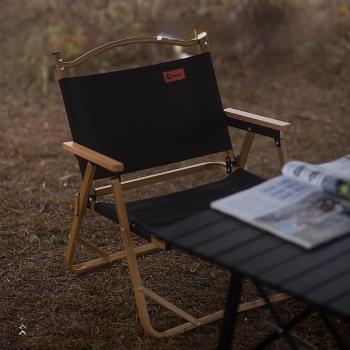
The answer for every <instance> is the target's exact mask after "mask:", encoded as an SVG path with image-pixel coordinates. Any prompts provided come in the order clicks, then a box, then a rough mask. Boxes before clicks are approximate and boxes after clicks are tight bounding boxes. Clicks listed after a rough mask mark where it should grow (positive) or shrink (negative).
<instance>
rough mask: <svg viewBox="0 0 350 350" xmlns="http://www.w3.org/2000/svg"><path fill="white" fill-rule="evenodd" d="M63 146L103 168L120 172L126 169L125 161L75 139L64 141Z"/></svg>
mask: <svg viewBox="0 0 350 350" xmlns="http://www.w3.org/2000/svg"><path fill="white" fill-rule="evenodd" d="M63 148H64V149H65V150H66V151H68V152H70V153H73V154H75V155H77V156H79V157H82V158H84V159H86V160H88V161H89V162H91V163H93V164H96V165H99V166H100V167H102V168H105V169H107V170H109V171H112V172H113V173H119V172H121V171H123V170H124V164H123V163H121V162H119V161H117V160H114V159H112V158H110V157H107V156H105V155H103V154H101V153H98V152H96V151H93V150H92V149H90V148H87V147H85V146H82V145H80V144H79V143H76V142H73V141H70V142H64V143H63Z"/></svg>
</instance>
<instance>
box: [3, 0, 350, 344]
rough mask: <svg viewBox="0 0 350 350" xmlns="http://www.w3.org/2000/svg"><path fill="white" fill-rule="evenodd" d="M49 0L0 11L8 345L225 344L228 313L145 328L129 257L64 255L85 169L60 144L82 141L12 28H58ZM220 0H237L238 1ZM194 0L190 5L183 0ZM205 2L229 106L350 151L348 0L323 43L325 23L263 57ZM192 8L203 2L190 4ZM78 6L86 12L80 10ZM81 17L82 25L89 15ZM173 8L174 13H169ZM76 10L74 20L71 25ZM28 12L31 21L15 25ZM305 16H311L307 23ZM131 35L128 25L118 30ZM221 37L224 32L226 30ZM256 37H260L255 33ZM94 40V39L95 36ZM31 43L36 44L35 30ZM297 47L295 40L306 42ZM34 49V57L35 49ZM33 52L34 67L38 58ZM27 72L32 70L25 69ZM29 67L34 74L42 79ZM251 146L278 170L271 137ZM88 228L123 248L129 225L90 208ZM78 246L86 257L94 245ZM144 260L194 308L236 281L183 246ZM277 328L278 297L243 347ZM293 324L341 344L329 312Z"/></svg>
mask: <svg viewBox="0 0 350 350" xmlns="http://www.w3.org/2000/svg"><path fill="white" fill-rule="evenodd" d="M48 3H50V4H51V6H52V8H49V9H47V8H46V7H45V6H46V5H45V4H44V2H41V1H33V2H32V6H33V8H34V10H33V8H31V5H26V6H27V8H24V9H23V12H21V14H20V19H14V17H10V16H14V14H15V13H19V12H17V11H18V10H19V8H20V7H21V4H23V2H18V1H14V2H13V1H12V2H9V1H4V11H3V12H2V20H1V22H2V25H3V27H2V30H1V39H2V44H1V45H2V52H1V55H2V56H1V57H2V62H1V75H2V76H1V78H2V79H1V84H0V87H1V104H0V121H1V123H0V193H1V195H0V198H1V200H0V281H1V282H0V348H1V349H91V350H92V349H95V350H97V349H194V348H198V349H214V348H215V346H216V344H217V340H218V330H219V327H220V323H219V322H216V323H213V324H211V325H208V326H205V327H203V328H201V329H198V330H195V331H192V332H189V333H187V334H184V335H180V336H177V337H174V338H170V339H162V340H157V339H153V338H150V337H148V336H147V335H145V334H144V332H143V331H142V328H141V327H140V325H139V323H138V319H137V315H136V310H135V304H134V301H133V298H132V290H131V284H130V280H129V277H128V272H127V265H126V263H125V262H121V263H119V264H114V265H112V266H110V267H106V268H104V269H101V270H100V271H96V272H91V273H88V274H85V275H81V276H75V275H72V274H70V273H68V272H67V271H66V270H65V268H64V266H63V258H62V256H63V253H64V249H65V245H66V240H67V231H68V228H69V222H70V220H71V218H72V211H71V207H70V203H71V196H72V194H73V193H74V192H75V191H76V190H77V188H78V186H79V181H80V175H79V174H78V169H77V165H76V163H75V159H73V158H72V157H70V156H69V155H68V154H65V153H64V152H63V151H62V148H61V143H62V142H63V141H66V140H69V139H70V133H69V130H68V125H67V121H66V117H65V112H64V109H63V105H62V102H61V98H60V96H59V91H58V89H57V87H56V86H55V85H54V84H53V83H52V81H51V79H48V80H47V81H46V80H45V74H46V73H45V70H44V71H39V73H38V74H39V77H40V79H39V80H38V81H37V80H35V79H36V78H35V77H37V75H35V74H34V75H31V76H30V77H31V78H28V75H25V76H23V77H22V79H21V77H20V74H19V72H20V71H21V67H22V65H23V64H25V62H22V65H21V64H19V63H18V62H19V61H17V66H14V67H13V66H10V65H8V64H7V62H6V63H5V59H8V58H10V57H14V56H13V55H14V51H15V50H16V45H15V44H14V43H13V42H12V40H13V39H14V38H17V39H19V43H21V44H23V45H24V44H25V43H26V42H27V41H29V39H30V38H31V36H30V31H31V30H32V29H33V32H35V31H36V32H37V33H39V32H40V31H39V29H41V30H42V31H44V29H45V28H47V25H48V23H43V19H42V18H41V15H42V14H43V13H41V12H40V11H42V12H45V11H46V12H45V14H47V15H48V16H49V18H51V19H54V18H59V17H55V16H54V15H55V12H54V13H53V14H52V13H49V12H47V11H55V10H57V11H58V10H60V11H61V12H62V11H63V10H62V8H59V5H57V3H56V2H55V1H50V2H48ZM106 3H109V2H108V1H107V2H106ZM135 3H137V2H135ZM154 3H155V4H156V3H158V2H154ZM159 3H160V5H159V7H160V10H159V9H157V8H152V9H151V10H152V11H153V12H155V14H153V15H154V16H156V15H157V13H156V12H157V11H161V9H162V7H161V6H165V5H164V3H163V2H159ZM179 3H180V2H179ZM208 3H210V2H208ZM218 3H219V2H218ZM220 3H222V4H223V5H222V6H229V5H228V2H225V1H223V2H220ZM242 3H243V1H242ZM213 4H216V2H215V1H214V2H213ZM336 5H337V6H338V7H339V6H340V5H341V4H339V2H336ZM35 6H36V7H35ZM40 6H41V7H40ZM55 6H58V8H56V7H55ZM76 6H78V5H76ZM109 6H111V5H110V3H109ZM154 6H155V5H154ZM182 6H186V5H184V3H183V4H182ZM188 6H189V7H191V6H190V5H188ZM201 6H202V8H201V9H202V12H203V11H204V12H203V13H204V14H198V13H195V14H196V16H197V17H195V18H196V21H198V23H200V24H201V23H204V22H205V19H207V25H206V26H205V29H207V30H208V32H209V33H211V32H212V33H213V35H212V36H211V38H212V42H213V48H214V61H215V65H216V68H217V75H218V80H219V83H220V89H221V92H222V97H223V101H224V104H225V106H232V107H235V108H238V109H243V110H247V111H251V112H255V113H259V114H263V115H269V116H275V117H278V118H280V119H284V120H287V121H290V122H292V123H293V127H292V130H291V132H290V133H289V134H288V135H287V136H286V142H287V145H288V150H289V155H290V158H298V159H302V160H306V161H310V162H324V161H328V160H331V159H334V158H336V157H339V156H341V155H342V154H344V153H349V152H350V88H349V87H350V71H349V67H350V61H349V57H350V56H349V54H350V50H349V42H350V40H349V39H350V38H349V37H346V36H345V38H343V36H342V35H343V34H342V33H343V32H342V30H343V29H342V28H344V27H345V28H350V26H349V27H346V26H348V25H349V23H350V17H349V15H348V14H347V13H346V10H345V9H344V8H341V11H343V12H344V14H343V15H342V16H343V17H341V18H340V20H339V23H340V24H337V26H336V27H335V28H334V30H333V31H331V32H327V31H325V32H322V34H323V35H324V37H323V39H324V40H323V41H322V40H321V41H317V40H315V37H312V35H315V31H313V30H311V29H310V30H309V32H308V31H307V32H308V35H311V34H312V35H311V36H310V37H312V38H313V40H314V41H312V42H313V43H316V44H317V43H318V44H317V45H316V44H315V45H311V43H310V42H305V46H304V51H302V50H300V48H298V50H297V49H295V50H290V48H288V50H287V49H286V50H287V51H283V52H282V53H281V52H278V51H276V49H275V48H276V47H280V46H281V45H280V46H279V45H278V40H280V38H278V37H277V38H275V39H274V41H273V44H274V45H263V46H262V47H261V48H260V49H259V50H258V51H256V52H254V55H255V57H253V58H250V60H251V61H250V60H249V59H248V58H247V59H245V58H244V55H243V54H244V49H242V47H243V46H242V45H241V46H240V47H239V48H234V49H232V50H225V43H226V42H227V40H233V38H234V36H235V34H233V33H232V34H230V33H228V32H227V31H225V32H224V29H227V26H228V25H229V22H227V23H226V22H224V23H223V26H226V27H225V28H223V32H222V33H221V32H220V29H218V26H217V25H215V24H216V21H217V17H215V16H214V15H211V16H209V15H208V12H207V13H206V12H205V11H207V10H208V8H209V13H211V12H213V11H214V10H215V11H217V12H215V13H220V11H221V14H223V13H225V11H224V10H225V8H222V7H218V8H210V7H209V5H208V6H204V5H203V4H202V5H201ZM213 6H214V5H213ZM92 8H93V9H96V11H97V12H98V11H102V10H103V8H102V9H98V6H97V5H96V4H95V3H94V5H93V6H92ZM78 9H79V8H78ZM189 10H190V11H194V10H193V9H192V8H189ZM326 10H327V11H331V10H330V9H326ZM31 11H32V12H31ZM33 11H34V14H33ZM35 11H36V12H35ZM91 11H92V10H91V8H90V9H89V12H88V17H87V21H88V22H89V21H90V22H93V19H92V14H91V13H92V12H91ZM343 12H341V13H343ZM184 13H185V11H184ZM322 13H323V12H321V14H322ZM331 13H333V12H331ZM335 13H337V12H335ZM73 14H75V15H76V16H77V14H76V13H75V12H74V11H73ZM180 15H181V14H180ZM203 16H204V17H203ZM205 16H206V17H205ZM208 16H209V17H208ZM217 16H218V15H217ZM320 16H321V15H320ZM346 16H347V17H346ZM94 18H95V17H94ZM96 18H97V17H96ZM147 18H148V19H149V21H148V22H147V21H146V20H145V21H144V22H142V25H144V26H145V27H142V28H141V29H140V30H139V31H145V30H146V29H147V30H148V31H156V30H158V29H159V26H160V24H158V25H157V26H155V24H154V23H153V22H156V21H155V20H154V18H153V17H152V16H151V15H150V16H149V17H147ZM169 18H170V17H169ZM179 18H180V17H178V18H177V19H178V20H179ZM208 18H209V19H208ZM12 19H13V20H12ZM35 19H37V21H38V24H37V25H36V24H35ZM76 19H77V18H75V20H76ZM78 20H79V21H80V22H79V23H80V24H81V26H82V28H83V29H84V28H85V27H84V25H83V22H82V21H81V18H78ZM162 20H163V21H164V22H166V21H165V19H164V18H163V19H162ZM234 20H235V19H234V18H233V19H232V22H233V21H234ZM16 21H17V22H16ZM71 21H73V20H72V19H69V20H66V22H67V23H72V22H71ZM152 21H153V22H152ZM16 23H17V25H18V28H20V29H21V32H20V33H19V32H18V31H17V30H16V25H15V24H16ZM50 23H51V22H50ZM171 23H172V22H171ZM337 23H338V22H337ZM344 23H345V24H344ZM186 25H188V23H186V18H185V19H184V26H186ZM62 27H63V29H62V30H64V26H62ZM304 27H305V26H304V25H301V24H300V28H304ZM145 28H146V29H145ZM186 28H189V27H188V26H187V27H186ZM136 29H137V28H136ZM136 29H135V27H133V28H132V30H136ZM181 30H183V29H181ZM188 30H190V29H188ZM254 30H255V29H254ZM254 30H252V32H254ZM266 30H268V29H266ZM282 30H284V29H281V31H282ZM179 31H180V30H179ZM82 32H83V30H82ZM316 32H317V31H316ZM310 33H311V34H310ZM122 34H123V35H122ZM127 34H128V31H127V28H126V29H123V31H122V30H121V31H120V32H117V34H116V35H117V36H118V37H120V36H125V35H127ZM220 34H222V36H221V35H220ZM305 35H306V34H305ZM106 37H108V35H107V34H106ZM339 37H341V38H342V40H343V41H340V42H341V43H342V44H338V43H339ZM223 38H225V39H226V42H223V41H222V40H223ZM68 39H69V38H67V40H68ZM248 39H249V38H247V41H245V43H246V42H248V41H249V40H248ZM33 40H34V39H32V41H33ZM94 40H97V39H94ZM293 40H294V39H293ZM103 41H105V38H104V36H103V33H100V37H99V38H98V40H97V42H103ZM94 42H95V41H94ZM251 42H254V40H253V39H251ZM334 42H335V43H337V44H336V45H335V44H334ZM214 43H215V44H214ZM307 44H309V46H308V45H307ZM84 45H87V44H86V42H84ZM247 45H248V44H247ZM342 45H344V46H342ZM346 45H347V46H346ZM27 46H30V45H29V43H28V42H27ZM92 46H94V45H92V44H90V45H87V46H86V47H92ZM338 46H339V47H338ZM291 47H292V48H295V43H294V41H293V42H292V44H291ZM49 49H51V47H50V48H49ZM344 52H345V54H344ZM27 55H28V57H30V52H29V53H27ZM35 57H36V58H38V57H41V56H35ZM38 59H39V58H38ZM30 64H31V65H32V66H33V67H35V63H34V64H33V63H30ZM11 69H12V71H11ZM25 70H26V67H23V72H25ZM11 72H12V73H11ZM36 72H38V71H36ZM10 73H11V74H13V76H14V77H16V79H18V80H15V81H13V80H12V85H11V84H10V83H9V82H8V79H9V77H10V76H11V74H10ZM25 79H27V81H23V80H25ZM28 79H29V80H30V79H33V82H34V85H32V84H30V81H29V82H28ZM45 81H46V82H47V86H46V83H45ZM241 139H242V135H241V134H240V133H239V132H232V140H233V142H234V144H235V145H237V146H239V143H240V141H241ZM236 150H237V148H236ZM252 151H253V154H252V157H251V158H250V161H249V165H248V166H249V169H250V170H251V171H253V172H256V173H258V174H260V175H262V176H264V177H267V178H269V177H272V176H274V175H276V174H277V173H278V163H277V158H276V154H275V150H274V148H273V145H272V141H271V140H266V139H263V138H257V140H256V143H255V145H254V147H253V150H252ZM216 175H217V174H205V175H204V176H203V177H198V176H196V177H192V178H190V179H186V181H185V180H178V181H176V182H171V183H170V182H169V183H165V184H159V185H157V186H155V187H153V188H145V189H144V190H143V191H139V192H132V193H130V194H128V199H129V200H134V199H137V198H141V197H143V196H150V195H159V194H161V193H164V192H165V191H168V190H176V189H180V188H184V187H187V186H189V185H194V184H198V183H200V182H203V181H207V180H210V179H212V178H214V177H215V176H216ZM83 232H84V235H85V236H87V237H89V238H90V239H91V240H93V241H95V242H97V243H99V244H100V245H102V246H104V247H106V248H107V249H108V250H110V251H112V250H114V249H116V247H117V248H118V247H120V246H121V242H120V237H119V234H118V228H117V227H116V226H115V225H114V224H112V223H109V222H107V221H106V220H104V219H101V218H98V217H97V216H96V215H95V214H93V213H89V215H88V218H87V220H86V222H85V225H84V230H83ZM80 257H81V258H84V257H86V255H85V253H84V252H83V251H82V252H81V253H80ZM139 262H140V268H141V273H142V276H143V277H144V278H145V280H146V281H147V282H146V285H149V286H151V285H152V287H153V288H154V289H155V290H156V291H157V292H159V293H160V294H161V295H164V296H168V297H169V299H170V300H172V301H174V302H175V303H176V304H178V305H179V306H182V307H184V308H186V309H188V310H189V311H190V312H192V313H194V314H195V315H198V314H200V313H201V312H207V311H214V310H216V309H219V308H221V307H222V306H223V303H224V300H225V293H226V289H227V286H228V284H227V282H228V274H227V272H226V271H225V270H222V269H220V268H218V267H216V266H213V265H210V264H208V263H206V262H205V261H202V260H199V259H196V258H193V257H190V256H188V255H187V254H186V253H184V252H181V251H177V250H176V251H175V250H170V251H165V252H159V253H154V254H152V255H149V256H146V257H143V258H140V259H139ZM244 290H245V294H244V299H245V300H251V299H253V298H254V297H255V296H256V291H255V290H254V288H253V286H252V285H251V283H250V282H249V281H246V282H245V285H244ZM302 306H303V305H302V303H300V302H299V301H297V300H290V301H287V302H283V303H281V304H280V306H279V308H280V310H281V312H282V314H283V316H285V317H288V316H290V315H292V314H294V313H296V312H297V311H298V310H299V309H300V308H301V307H302ZM150 310H151V316H152V318H153V320H154V323H155V325H156V326H157V328H160V329H161V328H164V327H168V326H170V325H174V324H176V322H177V321H178V320H177V319H176V318H174V317H173V316H172V315H170V314H169V313H167V312H165V313H164V314H163V315H162V316H158V313H157V312H158V311H162V310H161V309H160V308H159V307H158V306H157V305H156V304H153V303H151V305H150ZM21 318H24V320H23V323H24V324H25V325H26V327H27V328H26V332H27V336H19V335H18V333H19V325H20V323H21ZM334 320H335V322H336V324H337V327H338V329H339V331H340V332H342V333H343V335H345V336H346V337H347V338H348V340H350V339H349V338H350V337H349V334H350V329H349V325H348V324H346V323H345V322H344V320H342V319H338V318H334ZM272 329H273V325H272V321H271V318H270V315H269V312H268V311H267V310H266V309H259V310H256V311H250V312H247V313H244V314H241V315H240V317H239V318H238V328H237V336H236V341H235V344H236V346H237V348H238V349H246V348H247V347H248V346H249V345H253V344H254V342H255V341H256V339H257V338H258V337H259V336H260V335H262V334H263V333H264V332H268V331H271V330H272ZM294 332H295V334H296V335H297V336H298V337H301V338H303V339H304V340H305V342H304V347H305V348H310V349H332V348H334V346H335V344H334V342H333V340H332V339H331V337H330V336H329V335H328V333H327V332H326V331H325V328H324V326H323V324H322V322H321V320H320V319H319V318H318V317H317V316H314V317H310V318H309V319H307V320H306V321H305V322H303V323H302V324H301V325H300V326H298V327H297V328H296V329H295V330H294ZM252 335H254V336H252ZM284 348H286V349H287V348H288V347H287V346H286V345H285V344H283V343H281V342H276V343H275V344H274V345H273V346H272V347H271V349H284Z"/></svg>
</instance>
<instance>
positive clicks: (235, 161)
mask: <svg viewBox="0 0 350 350" xmlns="http://www.w3.org/2000/svg"><path fill="white" fill-rule="evenodd" d="M225 162H226V173H227V174H232V168H233V167H238V164H239V155H238V156H235V155H233V159H232V160H231V158H230V157H228V156H227V157H226V159H225Z"/></svg>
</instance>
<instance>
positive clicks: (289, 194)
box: [211, 176, 350, 248]
mask: <svg viewBox="0 0 350 350" xmlns="http://www.w3.org/2000/svg"><path fill="white" fill-rule="evenodd" d="M211 208H213V209H216V210H219V211H220V212H223V213H225V214H228V215H232V216H234V217H236V218H238V219H241V220H242V221H245V222H247V223H249V224H252V225H254V226H257V227H260V228H263V229H265V230H266V231H269V232H271V233H273V234H276V235H278V236H279V237H281V238H284V239H286V240H289V241H292V242H294V243H296V244H299V245H301V246H303V247H305V248H312V247H315V246H317V245H319V244H322V243H324V242H326V241H329V240H331V239H333V238H335V237H338V236H341V235H343V234H346V233H350V202H349V201H346V200H342V199H341V198H339V197H337V196H334V195H332V194H329V193H325V192H324V191H322V190H320V189H319V188H317V187H316V186H310V185H309V184H307V183H305V182H302V181H300V180H297V179H295V178H292V177H287V176H279V177H277V178H274V179H272V180H269V181H266V182H264V183H262V184H260V185H258V186H255V187H253V188H251V189H248V190H246V191H242V192H239V193H237V194H234V195H231V196H228V197H225V198H223V199H219V200H217V201H214V202H213V203H212V204H211Z"/></svg>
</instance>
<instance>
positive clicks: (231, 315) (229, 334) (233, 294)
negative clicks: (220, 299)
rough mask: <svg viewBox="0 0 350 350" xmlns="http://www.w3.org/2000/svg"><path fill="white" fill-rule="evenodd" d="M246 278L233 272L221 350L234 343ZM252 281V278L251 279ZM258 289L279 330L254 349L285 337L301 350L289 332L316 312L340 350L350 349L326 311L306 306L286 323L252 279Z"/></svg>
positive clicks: (259, 285)
mask: <svg viewBox="0 0 350 350" xmlns="http://www.w3.org/2000/svg"><path fill="white" fill-rule="evenodd" d="M243 278H244V276H243V275H242V274H241V273H240V272H238V271H236V270H231V276H230V283H229V289H228V293H227V299H226V306H225V314H224V318H223V320H222V326H221V332H220V339H219V346H218V349H219V350H230V349H231V348H232V342H233V338H234V330H235V325H236V317H237V309H238V306H239V303H240V298H241V293H242V281H243ZM250 279H251V278H250ZM251 280H252V281H253V282H254V284H255V286H256V289H257V290H258V292H259V294H260V296H261V297H262V298H263V299H265V302H266V305H267V306H268V307H269V309H270V311H271V314H272V317H273V318H274V320H275V321H276V323H277V325H278V327H277V329H276V330H275V331H274V332H272V333H270V334H269V335H267V336H265V337H264V338H263V339H261V340H260V341H259V342H258V343H257V344H256V345H255V346H254V347H253V348H252V350H253V349H254V350H255V349H262V348H264V347H265V346H267V345H269V344H270V343H271V342H273V341H275V340H276V339H278V338H280V337H284V338H285V340H286V341H287V342H288V343H289V345H290V346H291V348H292V349H296V350H299V349H301V348H300V347H299V344H298V341H297V340H296V339H295V338H294V336H293V335H292V334H291V333H290V332H289V331H290V330H291V328H293V327H294V326H296V325H297V324H298V323H299V322H301V321H302V320H304V319H305V318H306V317H308V316H309V315H310V314H312V313H314V312H318V313H319V314H320V315H321V318H322V319H323V321H324V324H325V326H326V328H327V329H328V331H329V333H330V334H331V335H332V336H333V339H334V340H335V342H336V344H337V346H338V347H339V349H341V350H343V349H350V344H348V345H346V344H345V342H344V341H343V339H342V338H341V336H340V335H339V333H338V332H337V330H336V328H335V326H334V325H333V323H332V321H331V320H330V318H329V316H328V314H327V312H326V311H324V310H321V309H319V308H317V307H314V306H311V305H306V307H305V308H304V310H303V311H301V312H299V313H298V314H297V315H296V316H294V317H293V318H292V319H290V320H288V321H286V322H284V321H283V320H282V319H281V317H280V316H279V314H278V312H277V310H276V307H275V305H274V304H273V303H272V302H271V300H270V298H269V296H268V293H267V292H266V291H265V290H264V287H263V286H262V284H261V283H260V282H258V281H257V280H254V279H251Z"/></svg>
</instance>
